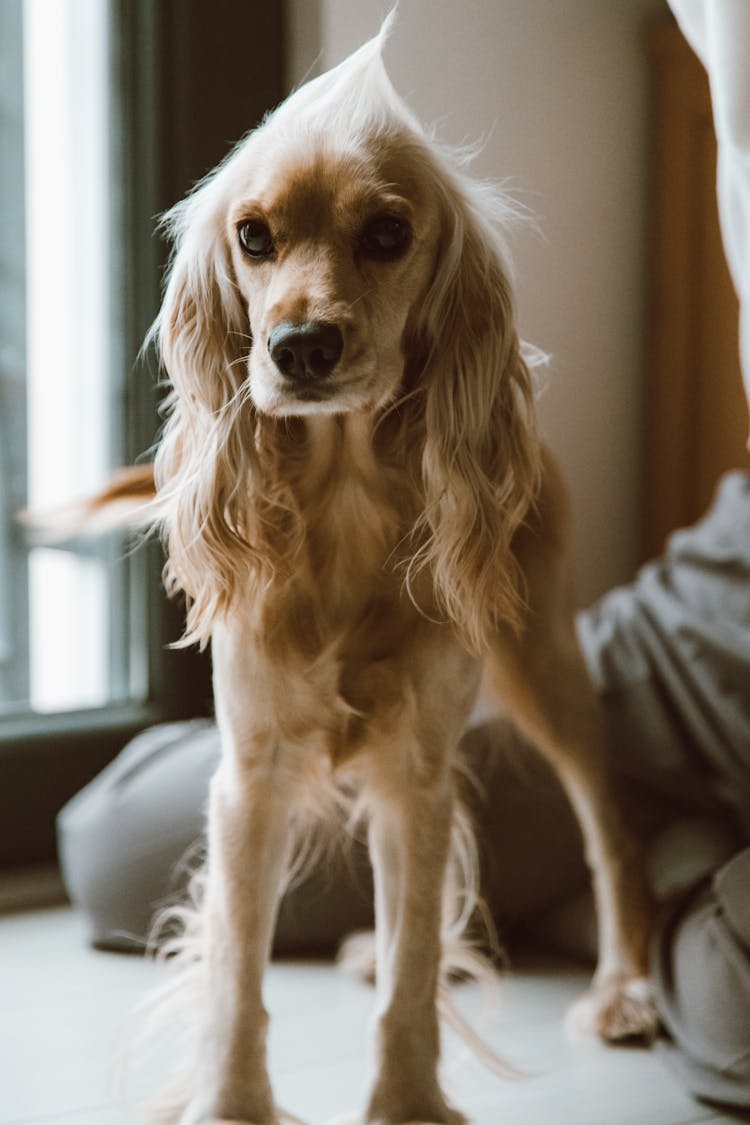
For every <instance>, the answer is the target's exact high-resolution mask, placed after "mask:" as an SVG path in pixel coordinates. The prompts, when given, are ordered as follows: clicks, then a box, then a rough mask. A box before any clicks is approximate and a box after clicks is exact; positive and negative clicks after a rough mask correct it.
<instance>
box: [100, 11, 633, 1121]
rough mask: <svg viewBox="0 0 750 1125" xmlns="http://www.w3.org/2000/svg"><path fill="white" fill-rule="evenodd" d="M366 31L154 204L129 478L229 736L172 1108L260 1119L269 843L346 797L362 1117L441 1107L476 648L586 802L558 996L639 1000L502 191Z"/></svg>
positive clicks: (509, 707)
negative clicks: (155, 296)
mask: <svg viewBox="0 0 750 1125" xmlns="http://www.w3.org/2000/svg"><path fill="white" fill-rule="evenodd" d="M384 36H385V30H384V31H383V32H381V34H380V36H378V37H377V38H376V39H374V40H373V41H371V42H370V43H368V44H366V45H365V46H364V47H362V48H361V49H360V50H359V51H357V52H356V53H355V54H353V55H352V56H351V57H350V58H349V59H347V60H346V61H345V62H344V63H343V64H342V65H341V66H339V67H337V68H336V69H334V70H332V71H330V72H328V73H326V74H324V75H322V76H321V77H319V78H316V79H314V80H313V81H311V82H309V83H308V84H307V85H305V86H303V87H302V88H301V89H299V90H298V91H297V92H295V93H294V94H293V95H292V96H291V97H290V98H289V99H288V100H287V101H286V102H285V103H283V104H282V105H281V106H280V107H279V108H278V109H277V110H276V111H275V112H274V113H273V114H271V115H270V116H269V117H268V119H267V120H266V121H265V122H264V123H263V124H262V125H261V126H260V127H259V128H257V129H256V130H255V131H254V132H252V133H251V134H250V135H249V136H248V137H246V138H245V139H244V140H243V141H242V142H241V143H240V144H239V145H238V147H237V148H236V149H235V150H234V151H233V152H232V153H231V154H230V156H229V157H228V158H227V159H226V161H225V162H224V163H223V164H222V165H221V166H220V167H219V168H218V169H217V170H216V171H215V172H214V173H213V174H212V175H211V176H209V177H208V179H207V180H205V181H204V182H203V183H201V184H200V185H199V186H198V187H197V189H196V190H194V191H193V192H192V194H190V195H189V196H188V198H187V199H185V200H184V201H183V202H182V203H180V204H178V206H176V207H175V208H174V209H173V210H172V211H171V212H170V213H169V215H168V217H167V219H166V227H167V229H168V231H169V234H170V235H171V237H172V239H173V240H174V254H173V258H172V262H171V267H170V270H169V275H168V282H167V285H166V291H165V296H164V301H163V306H162V309H161V312H160V314H159V317H158V320H157V323H156V325H155V329H154V339H155V341H156V343H157V345H158V348H159V351H160V355H161V358H162V361H163V365H164V368H165V369H166V372H167V374H168V376H169V380H170V381H171V387H172V390H171V397H170V399H169V404H168V418H167V421H166V426H165V430H164V434H163V438H162V440H161V443H160V446H159V448H158V451H157V453H156V459H155V463H154V474H155V482H156V498H155V500H154V505H155V510H156V512H157V514H158V518H159V520H160V521H161V523H162V525H163V528H164V534H165V539H166V544H167V548H168V562H167V564H166V571H165V574H166V583H167V586H168V588H169V590H170V591H175V592H176V591H182V592H183V593H184V594H185V595H186V597H187V601H188V607H189V609H188V617H187V630H186V634H185V643H191V642H198V643H199V644H201V645H206V644H208V643H209V641H210V643H211V646H212V650H213V664H214V680H215V696H216V711H217V716H218V722H219V726H220V730H221V738H222V747H223V754H222V761H221V765H220V767H219V769H218V772H217V773H216V775H215V777H214V779H213V782H212V785H211V792H210V805H209V814H208V858H207V868H206V873H205V886H204V890H203V894H202V896H201V903H200V907H199V911H198V913H197V915H196V917H195V918H194V919H193V921H192V923H191V924H190V927H189V929H190V932H191V933H192V936H193V937H194V938H195V939H196V940H198V941H199V945H200V956H199V957H198V958H197V962H196V965H197V968H196V969H195V971H196V972H197V973H198V975H199V977H200V980H201V982H202V984H201V987H202V994H203V1002H202V1005H201V1006H200V1008H199V1012H198V1013H197V1015H196V1018H199V1019H200V1020H201V1021H202V1023H201V1027H200V1032H199V1050H198V1056H197V1059H196V1060H195V1065H194V1067H193V1069H192V1071H191V1076H192V1077H191V1082H192V1087H191V1088H190V1089H185V1090H184V1091H183V1104H182V1106H181V1107H180V1108H179V1110H176V1111H175V1114H174V1117H173V1118H172V1120H177V1121H179V1122H180V1125H199V1123H205V1122H209V1121H215V1120H217V1119H218V1120H231V1121H241V1122H251V1123H253V1125H277V1122H278V1121H279V1119H280V1118H279V1115H280V1111H279V1110H278V1109H277V1106H276V1102H275V1099H274V1094H273V1092H272V1090H271V1084H270V1081H269V1076H268V1072H267V1067H266V1028H267V1024H268V1016H267V1014H266V1011H265V1009H264V1005H263V995H262V984H263V974H264V967H265V965H266V962H267V959H268V956H269V949H270V944H271V939H272V934H273V931H274V923H275V918H276V911H277V904H278V901H279V896H280V894H281V892H282V889H283V887H284V885H285V879H286V877H287V873H288V871H289V868H290V865H291V864H292V863H293V862H294V854H295V847H296V843H295V841H296V840H297V839H298V837H299V835H300V834H304V833H306V832H307V831H308V828H309V824H310V823H311V821H312V820H315V818H316V817H320V816H323V817H334V816H339V815H340V805H341V802H342V801H343V799H344V798H343V796H342V794H343V795H347V796H349V795H351V794H355V795H356V796H355V802H356V812H357V815H362V816H366V817H367V824H368V840H369V846H370V851H371V858H372V865H373V870H374V877H375V895H376V904H375V905H376V919H377V935H376V942H375V953H376V979H377V1043H376V1050H377V1065H376V1073H375V1078H374V1082H373V1085H372V1088H371V1090H370V1093H369V1099H368V1101H367V1104H366V1108H365V1109H364V1111H363V1113H362V1115H360V1116H358V1117H357V1118H356V1120H357V1121H362V1122H366V1123H367V1125H376V1123H377V1125H403V1123H405V1122H430V1123H441V1125H445V1123H451V1125H455V1123H457V1122H461V1121H463V1120H464V1118H463V1117H462V1116H461V1114H460V1113H459V1112H458V1111H457V1110H456V1109H454V1108H453V1107H451V1106H450V1105H449V1104H448V1102H447V1100H446V1097H445V1095H444V1093H443V1090H442V1089H441V1085H440V1081H439V1078H438V1061H439V1051H440V1047H439V1044H440V1031H439V1018H438V1011H437V1004H436V996H437V992H438V987H439V980H440V975H441V971H442V970H441V963H442V962H441V949H442V948H443V937H444V935H445V933H446V931H448V930H451V928H453V929H455V926H456V924H457V920H461V921H464V920H465V918H466V916H467V915H468V913H470V910H469V909H467V907H466V902H467V901H468V902H469V903H471V902H473V896H474V895H475V885H474V882H475V879H474V876H473V873H472V871H471V863H470V862H469V863H466V862H464V863H463V864H460V863H456V862H454V858H455V853H456V848H455V847H454V844H453V843H452V840H453V841H455V838H456V835H457V833H456V831H455V828H456V825H457V824H460V823H461V817H460V816H459V814H458V811H457V810H458V802H457V799H456V794H455V791H454V789H455V781H454V778H455V764H456V754H457V747H458V743H459V739H460V736H461V733H462V731H463V729H464V726H465V724H466V722H467V719H468V717H469V714H470V712H471V709H472V706H473V703H474V700H475V696H476V695H477V691H478V688H479V685H480V679H481V678H482V677H483V676H484V679H485V681H486V683H487V684H489V685H490V688H491V689H492V691H493V692H494V694H495V696H496V698H497V699H498V700H499V701H500V703H501V706H502V708H503V709H504V711H505V712H506V713H507V714H509V715H510V716H511V718H512V719H513V720H514V721H515V723H516V724H517V726H518V727H519V728H520V730H521V731H522V732H523V734H524V735H525V736H526V737H527V738H528V739H529V740H530V741H532V742H533V743H534V744H535V745H536V746H537V747H538V748H539V750H540V751H541V753H542V754H543V755H545V757H547V758H548V759H549V760H550V762H551V763H552V764H553V765H554V767H555V769H556V770H557V772H558V774H559V776H560V778H561V780H562V782H563V784H564V786H565V788H566V790H567V792H568V794H569V796H570V800H571V802H572V804H573V806H574V808H575V810H576V812H577V815H578V818H579V820H580V825H581V829H582V833H583V836H584V840H585V846H586V854H587V857H588V860H589V863H590V865H591V869H592V873H593V882H594V889H595V894H596V899H597V905H598V912H599V941H600V955H599V965H598V968H597V970H596V974H595V977H594V980H593V984H592V986H591V989H590V991H589V993H588V994H587V995H586V997H585V998H584V1000H583V1001H582V1002H581V1003H580V1004H579V1006H578V1011H577V1015H578V1019H579V1022H583V1023H585V1024H586V1026H587V1027H588V1028H589V1029H590V1030H591V1031H592V1032H594V1033H598V1034H599V1035H601V1036H603V1037H604V1038H605V1039H609V1040H617V1039H620V1038H624V1037H628V1036H631V1035H634V1034H640V1033H644V1032H645V1033H648V1032H649V1031H651V1030H652V1029H653V1026H654V1021H655V1014H654V1007H653V1001H652V998H651V994H650V990H649V985H648V981H647V964H646V947H647V937H648V929H649V917H650V907H649V900H648V894H647V891H646V889H645V885H644V882H643V878H642V875H641V869H640V863H639V855H638V849H637V847H636V845H635V844H634V843H633V841H632V839H631V837H630V836H629V834H628V833H627V832H626V830H625V828H624V827H623V824H622V823H621V817H620V816H619V814H618V811H617V809H618V803H617V799H616V797H615V795H614V794H613V791H612V786H611V783H610V781H609V780H608V777H607V774H606V771H605V766H604V757H603V754H602V750H601V747H602V742H603V738H604V735H603V730H602V724H601V720H600V717H599V714H598V710H597V703H596V699H595V697H594V693H593V692H592V689H591V687H590V684H589V681H588V679H587V675H586V671H585V668H584V665H583V663H582V659H581V656H580V654H579V650H578V647H577V643H576V638H575V633H574V628H573V620H572V612H571V605H570V601H569V582H568V570H567V562H566V555H567V552H566V540H567V530H566V512H565V509H566V501H565V494H564V490H563V486H562V484H561V481H560V478H559V475H558V472H557V470H556V469H555V466H554V464H553V463H552V461H551V459H550V457H549V456H548V454H547V453H546V451H545V450H544V449H543V448H542V446H541V444H540V441H539V438H538V435H537V430H536V427H535V419H534V403H533V392H532V383H531V379H530V375H529V368H528V365H527V363H526V362H525V360H524V350H523V348H522V346H521V344H520V342H519V338H518V335H517V332H516V328H515V326H514V311H513V298H512V293H511V289H510V286H509V283H508V278H507V273H506V265H505V258H504V251H503V244H502V239H501V235H500V233H499V230H501V229H502V225H503V222H504V219H505V218H506V216H507V205H506V204H505V203H504V201H503V199H502V198H501V196H500V195H499V194H498V193H497V192H496V191H495V190H494V189H493V188H491V187H489V186H487V185H486V184H482V183H478V182H475V181H474V180H473V179H471V178H470V176H469V174H468V173H467V171H466V169H465V167H464V165H463V164H462V163H461V162H460V161H456V160H455V159H454V158H453V157H452V156H451V154H449V153H448V152H446V151H444V150H443V149H441V147H440V146H439V145H438V144H437V143H436V142H435V141H434V140H433V139H431V137H430V136H428V135H427V134H426V133H425V131H424V130H423V129H422V127H421V126H420V125H419V124H418V122H417V121H416V120H415V118H414V117H413V116H412V114H411V112H410V111H409V110H408V109H407V107H406V106H405V104H404V103H403V102H402V101H401V100H400V98H399V97H398V96H397V94H396V93H395V91H394V90H393V88H392V86H391V84H390V82H389V80H388V78H387V75H386V72H385V69H384V66H383V63H382V58H381V54H382V45H383V40H384ZM149 472H150V470H148V469H147V470H145V475H146V476H148V473H149ZM138 483H139V480H138V478H137V477H136V478H131V479H128V478H126V479H125V481H124V483H122V484H119V485H117V486H115V488H114V489H113V492H112V494H111V498H114V499H117V498H118V496H119V498H120V499H122V497H123V496H125V497H127V495H128V494H129V490H130V492H132V489H133V487H134V486H135V485H137V484H138ZM140 483H141V484H142V483H143V481H142V480H141V481H140ZM118 489H119V493H118ZM464 844H465V837H464ZM460 850H461V849H459V851H460ZM470 850H471V849H470V848H467V847H466V846H464V848H463V855H464V856H466V855H467V854H469V855H470ZM457 872H458V873H457ZM459 884H461V885H460V886H459ZM457 887H458V891H459V894H458V901H459V902H460V905H459V907H458V908H456V905H455V904H456V901H457V895H456V890H457Z"/></svg>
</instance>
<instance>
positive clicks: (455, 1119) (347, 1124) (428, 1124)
mask: <svg viewBox="0 0 750 1125" xmlns="http://www.w3.org/2000/svg"><path fill="white" fill-rule="evenodd" d="M327 1125H373V1123H371V1122H369V1121H367V1120H366V1119H365V1118H364V1117H362V1115H361V1114H359V1113H343V1114H339V1115H338V1116H337V1117H334V1118H333V1120H332V1121H329V1122H328V1123H327ZM374 1125H381V1122H380V1121H378V1122H375V1123H374ZM382 1125H391V1123H390V1122H383V1123H382ZM400 1125H401V1123H400ZM403 1125H467V1122H466V1118H465V1117H464V1116H463V1114H461V1113H458V1112H457V1111H453V1116H452V1117H449V1118H445V1119H444V1120H442V1121H427V1120H423V1119H421V1118H420V1119H419V1120H418V1121H415V1120H411V1121H405V1122H403Z"/></svg>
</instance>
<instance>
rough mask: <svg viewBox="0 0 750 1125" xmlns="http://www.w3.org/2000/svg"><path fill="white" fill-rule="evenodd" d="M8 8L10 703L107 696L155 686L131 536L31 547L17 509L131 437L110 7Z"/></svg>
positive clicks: (94, 466) (84, 474)
mask: <svg viewBox="0 0 750 1125" xmlns="http://www.w3.org/2000/svg"><path fill="white" fill-rule="evenodd" d="M4 12H5V13H6V15H5V18H6V19H8V18H9V15H10V13H11V12H12V13H13V17H12V18H14V27H13V29H12V35H13V38H14V39H15V52H14V53H15V55H16V58H17V59H19V60H20V66H19V67H18V68H17V71H16V76H15V82H14V84H13V87H11V88H10V89H9V91H8V96H9V97H8V100H9V101H10V103H11V105H12V106H13V107H14V110H15V113H14V115H13V120H14V129H13V135H12V136H9V137H8V139H7V142H6V143H7V147H8V149H9V150H10V152H9V157H10V153H11V152H12V153H13V159H12V163H13V165H15V166H16V167H19V168H20V169H22V172H21V174H19V175H18V178H17V183H16V185H15V190H16V193H17V197H18V198H17V202H16V207H17V210H18V211H19V212H21V213H22V214H23V223H22V224H19V225H18V226H16V227H15V230H14V231H13V232H12V233H13V234H15V237H16V240H17V241H16V243H15V245H14V247H13V249H12V251H11V252H12V253H13V254H14V257H15V264H16V270H15V272H14V274H13V275H6V276H8V277H9V280H8V282H7V285H8V286H9V287H10V286H12V287H15V289H16V292H15V293H14V294H13V296H12V300H13V304H14V305H15V306H16V307H18V308H20V309H22V310H23V315H22V316H21V317H19V321H18V324H17V325H15V326H14V331H15V336H16V348H15V356H16V362H15V364H14V366H13V371H12V373H6V372H3V379H4V380H5V379H10V378H13V379H14V380H15V382H16V383H17V386H16V388H15V390H16V394H15V400H16V401H15V409H14V410H13V411H12V412H10V413H9V415H8V418H7V421H8V422H9V423H11V424H12V426H13V429H14V431H16V433H17V434H18V435H19V436H20V440H17V441H16V443H15V444H14V443H13V441H12V440H8V441H5V442H3V448H4V449H5V456H4V457H3V461H2V462H1V463H0V473H1V474H2V479H3V481H5V482H10V481H13V482H14V484H13V486H11V485H10V483H6V484H5V487H4V488H3V490H2V491H3V496H4V498H5V511H4V519H3V523H2V529H3V535H2V540H1V541H0V550H1V551H2V552H3V556H4V558H5V559H6V560H7V561H6V563H5V570H6V571H7V573H8V581H7V582H6V583H5V584H4V586H3V595H2V596H3V598H4V603H5V604H4V608H3V611H2V621H3V623H4V628H3V644H2V650H1V651H2V658H1V659H2V665H1V666H2V672H3V674H2V678H0V709H1V710H2V711H4V712H5V713H8V712H11V711H12V712H15V713H18V712H19V711H23V710H26V709H31V710H32V711H35V712H56V711H70V710H73V709H80V708H91V707H104V706H110V705H111V704H112V703H115V702H124V701H126V700H131V699H137V698H141V699H142V698H144V696H145V694H146V690H147V675H146V674H145V669H144V668H143V667H142V665H143V657H144V654H143V653H138V652H137V650H135V649H134V648H133V647H131V645H130V643H129V641H130V634H131V632H132V628H134V627H135V621H134V620H132V618H133V617H134V616H136V615H139V616H140V617H141V618H143V615H144V612H145V593H144V596H142V597H141V598H140V604H133V603H131V604H130V605H129V611H130V612H129V614H128V615H126V614H123V613H122V612H121V609H118V611H117V612H114V611H113V610H114V607H115V606H117V607H122V606H123V605H124V604H125V603H124V600H123V586H124V585H125V584H126V583H127V581H128V571H129V569H132V567H133V566H134V565H136V564H134V563H133V560H132V559H131V558H129V557H128V555H127V552H126V551H125V550H124V545H123V543H122V542H117V543H112V542H109V543H100V544H95V543H93V542H91V543H87V544H84V543H79V544H78V545H77V546H76V545H67V546H66V547H63V548H55V549H49V548H45V547H39V546H37V547H32V548H31V549H28V547H27V545H26V543H25V542H24V541H23V536H22V534H21V532H20V530H19V529H18V527H16V526H15V524H14V514H15V513H14V511H13V508H14V506H15V505H16V504H17V503H18V501H21V500H23V501H25V502H26V504H28V506H29V507H30V508H31V509H32V510H37V511H44V510H45V509H48V508H52V507H54V506H56V505H59V504H64V503H65V502H68V501H70V500H71V499H74V498H76V497H80V496H85V495H86V494H88V493H91V492H94V491H96V489H98V488H99V487H100V486H101V484H102V483H103V482H104V481H105V480H106V477H107V474H108V470H109V469H110V467H111V466H112V465H114V464H116V463H117V462H118V461H120V460H121V459H122V455H123V451H124V447H125V444H126V443H125V441H124V434H123V421H124V419H123V417H122V415H121V413H119V412H118V410H117V401H118V398H119V395H120V392H121V388H122V372H121V371H120V369H119V368H120V363H119V359H120V357H119V355H118V354H117V350H116V348H115V347H114V346H113V342H114V340H115V334H114V333H113V331H112V328H113V299H114V293H115V292H116V291H117V290H118V288H119V285H118V279H117V277H116V262H115V256H114V254H113V251H112V246H113V244H114V243H115V242H116V241H117V240H118V238H121V234H120V230H121V222H122V212H121V207H120V205H119V199H118V194H117V192H116V191H114V190H113V184H114V177H113V168H112V163H113V162H112V159H111V155H112V154H111V149H110V128H111V126H112V125H113V123H114V122H115V120H116V113H115V106H114V105H113V91H112V88H111V82H110V52H109V44H110V26H109V16H110V11H109V8H108V6H107V4H106V3H102V2H100V0H56V3H54V4H49V3H48V2H47V0H22V2H21V3H9V4H6V5H5V6H4ZM9 116H10V115H7V114H6V115H4V117H5V118H6V119H8V117H9ZM13 150H15V151H13ZM21 232H23V237H21ZM23 356H25V364H24V363H20V362H18V360H19V358H20V357H23ZM0 487H2V486H0ZM137 665H141V668H140V670H139V669H138V667H137Z"/></svg>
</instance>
